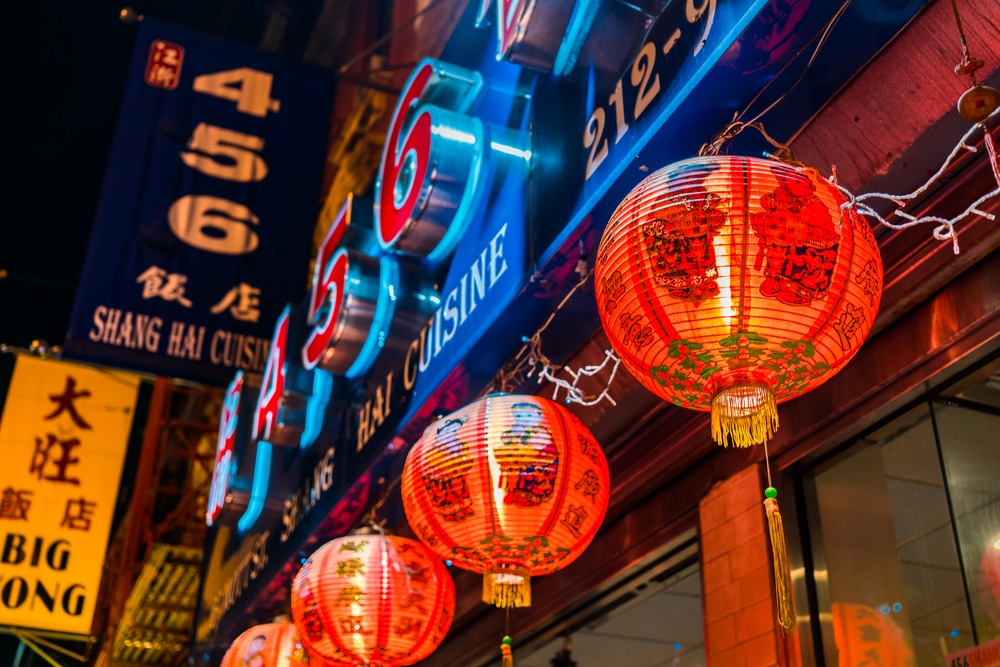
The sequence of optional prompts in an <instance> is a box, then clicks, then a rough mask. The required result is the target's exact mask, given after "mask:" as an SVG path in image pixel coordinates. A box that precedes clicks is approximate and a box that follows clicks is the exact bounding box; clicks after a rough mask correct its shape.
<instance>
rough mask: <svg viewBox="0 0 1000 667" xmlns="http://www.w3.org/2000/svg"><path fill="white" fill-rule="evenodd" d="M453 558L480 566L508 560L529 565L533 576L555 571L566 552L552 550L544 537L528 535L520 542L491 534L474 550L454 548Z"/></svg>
mask: <svg viewBox="0 0 1000 667" xmlns="http://www.w3.org/2000/svg"><path fill="white" fill-rule="evenodd" d="M451 551H452V553H454V554H455V557H456V558H459V559H462V560H464V561H466V562H469V563H478V564H481V565H485V564H491V563H493V562H495V561H497V560H498V559H499V560H504V559H511V560H514V559H516V560H519V561H522V562H528V563H531V565H532V566H533V568H534V574H545V573H547V572H551V571H555V569H556V567H557V566H558V564H559V562H560V561H563V560H565V559H566V557H567V556H569V554H570V551H569V549H565V548H563V547H558V548H552V546H551V545H550V544H549V540H548V538H547V537H545V536H544V535H531V536H529V537H524V538H521V539H519V540H515V539H514V538H511V537H507V536H506V535H500V534H493V535H490V536H489V537H487V538H486V539H485V540H483V541H482V542H480V543H479V545H478V546H475V547H462V546H458V547H453V548H452V550H451Z"/></svg>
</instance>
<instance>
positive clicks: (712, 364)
mask: <svg viewBox="0 0 1000 667" xmlns="http://www.w3.org/2000/svg"><path fill="white" fill-rule="evenodd" d="M704 350H705V346H704V345H702V344H701V343H696V342H694V341H690V340H675V341H672V342H671V343H670V345H669V346H668V347H667V356H668V357H670V358H671V359H676V360H677V361H676V362H674V363H671V364H661V365H659V366H653V367H652V368H650V369H649V374H650V376H651V377H652V378H653V380H654V381H655V382H656V383H657V384H659V385H660V386H661V387H669V388H670V389H671V390H673V391H674V392H675V394H676V395H675V396H673V401H674V403H676V404H677V405H686V404H692V403H696V402H697V401H698V400H699V394H700V392H701V391H702V390H703V389H704V388H705V380H707V379H708V378H710V377H712V375H714V374H715V373H718V372H719V370H720V369H719V364H718V362H717V361H716V360H715V359H713V354H712V352H710V351H709V352H705V351H704Z"/></svg>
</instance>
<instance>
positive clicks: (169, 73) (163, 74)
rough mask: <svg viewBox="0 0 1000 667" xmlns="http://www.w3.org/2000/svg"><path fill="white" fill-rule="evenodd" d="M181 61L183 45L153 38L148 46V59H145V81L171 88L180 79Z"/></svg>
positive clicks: (174, 86) (182, 60)
mask: <svg viewBox="0 0 1000 667" xmlns="http://www.w3.org/2000/svg"><path fill="white" fill-rule="evenodd" d="M183 62H184V47H183V46H180V45H179V44H172V43H170V42H164V41H163V40H162V39H157V40H154V41H153V43H152V44H151V45H150V47H149V60H147V61H146V83H148V84H149V85H151V86H158V87H160V88H166V89H167V90H173V89H174V88H176V87H177V84H178V83H179V82H180V80H181V64H182V63H183Z"/></svg>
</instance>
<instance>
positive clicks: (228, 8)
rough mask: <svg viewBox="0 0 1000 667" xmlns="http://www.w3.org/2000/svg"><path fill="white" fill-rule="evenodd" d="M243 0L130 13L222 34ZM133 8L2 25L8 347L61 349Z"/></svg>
mask: <svg viewBox="0 0 1000 667" xmlns="http://www.w3.org/2000/svg"><path fill="white" fill-rule="evenodd" d="M237 1H238V0H202V1H201V2H197V1H196V0H148V1H145V2H133V3H131V6H132V7H134V8H135V9H136V10H137V11H138V12H139V13H141V14H146V15H149V16H152V17H156V18H159V19H163V20H167V21H172V22H174V23H178V24H181V25H185V26H188V27H193V28H198V29H201V30H205V31H208V32H214V33H217V34H219V33H225V32H230V33H232V32H233V30H232V29H229V30H226V28H227V27H228V28H232V26H233V25H234V24H235V23H238V21H236V20H235V19H234V17H236V16H237V14H236V13H235V12H234V11H232V8H233V5H235V4H236V3H237ZM126 4H127V3H126V2H123V1H121V0H119V1H118V2H114V1H109V0H85V1H83V2H81V1H80V0H50V1H47V2H40V1H39V2H36V1H33V2H29V3H15V4H14V5H12V6H11V8H10V9H8V10H7V16H6V17H5V18H4V21H3V32H4V48H5V51H4V59H3V60H4V94H3V98H4V100H5V102H6V104H5V105H4V116H5V118H6V123H5V125H6V136H5V140H6V141H5V151H4V157H5V162H6V168H5V169H4V178H3V200H4V203H5V206H4V213H3V217H2V219H0V230H2V235H0V272H2V271H6V277H5V278H3V279H0V343H5V344H7V345H13V346H18V347H27V346H29V345H30V344H31V342H32V341H33V340H36V339H43V340H45V341H47V342H48V343H49V344H50V345H61V344H62V342H63V339H64V338H65V335H66V329H67V324H68V321H69V315H70V310H71V308H72V305H73V297H74V293H75V290H76V283H77V281H78V279H79V277H80V270H81V268H82V265H83V258H84V253H85V251H86V247H87V243H88V241H89V239H90V231H91V228H92V226H93V222H94V213H95V211H96V208H97V200H98V197H99V195H100V190H101V183H102V181H103V179H104V171H105V167H106V165H107V161H108V153H109V151H110V149H111V138H112V134H113V133H114V128H115V125H116V123H117V120H118V114H119V110H120V105H121V100H122V94H123V92H124V86H125V77H126V74H127V71H128V66H129V61H130V58H131V55H132V47H133V45H134V42H135V36H136V32H137V26H135V25H126V24H123V23H122V22H121V21H120V20H119V18H118V14H119V11H120V10H121V9H122V7H123V6H125V5H126ZM259 5H260V3H258V2H252V1H246V0H244V3H243V4H242V5H241V7H240V9H241V12H243V15H244V16H245V15H246V14H247V10H249V11H250V12H252V11H254V10H255V9H257V8H258V7H259ZM230 36H232V35H230ZM0 275H3V274H2V273H0ZM12 367H13V360H12V357H11V356H10V355H0V404H2V401H3V398H4V397H5V396H6V390H7V384H8V382H9V375H10V372H11V369H12Z"/></svg>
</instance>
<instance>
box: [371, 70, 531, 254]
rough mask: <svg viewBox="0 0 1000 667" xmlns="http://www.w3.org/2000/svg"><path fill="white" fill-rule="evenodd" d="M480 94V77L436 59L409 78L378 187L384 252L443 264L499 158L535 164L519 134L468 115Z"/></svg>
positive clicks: (379, 230)
mask: <svg viewBox="0 0 1000 667" xmlns="http://www.w3.org/2000/svg"><path fill="white" fill-rule="evenodd" d="M482 92H483V79H482V76H480V74H479V73H478V72H473V71H470V70H467V69H464V68H462V67H458V66H456V65H451V64H447V63H443V62H440V61H438V60H434V59H433V58H426V59H424V60H422V61H421V62H420V63H418V64H417V67H416V68H415V69H414V70H413V73H412V74H410V78H409V79H408V80H407V82H406V85H405V87H404V89H403V93H402V94H401V95H400V97H399V102H398V104H397V105H396V110H395V112H394V113H393V116H392V123H391V125H390V126H389V133H388V136H387V138H386V142H385V148H384V149H383V152H382V163H381V165H380V166H379V175H378V178H377V179H376V181H375V235H376V238H377V239H378V243H379V245H380V246H381V247H382V248H383V249H385V250H392V251H394V252H401V253H406V254H410V255H416V256H420V257H427V258H429V259H432V260H439V259H444V258H445V257H447V256H448V255H450V254H451V252H452V251H453V250H454V249H455V246H456V245H457V243H458V241H459V239H460V238H461V236H462V233H463V232H464V231H465V229H466V228H467V226H468V224H469V221H470V220H471V219H472V218H473V217H474V214H475V212H476V210H477V209H478V207H479V206H480V204H482V203H483V202H484V200H485V195H487V194H488V193H489V190H490V187H491V185H492V181H493V178H494V177H493V172H494V171H495V169H494V167H496V166H498V165H495V164H493V162H494V160H499V161H500V162H501V163H502V162H505V161H508V160H509V159H510V157H513V158H514V159H515V161H520V162H521V163H522V164H526V163H527V162H528V161H529V160H530V158H531V151H530V150H527V149H526V148H525V147H523V146H521V145H520V144H519V141H518V138H517V135H515V134H513V133H511V132H509V131H507V130H506V128H499V127H493V126H490V125H488V124H486V123H483V121H482V120H480V119H479V118H476V117H474V116H470V115H468V114H469V111H470V110H471V109H472V107H473V105H474V104H475V103H476V102H477V101H478V99H479V97H480V95H481V94H482ZM486 147H489V150H486ZM494 156H496V157H494ZM504 156H506V157H504Z"/></svg>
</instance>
